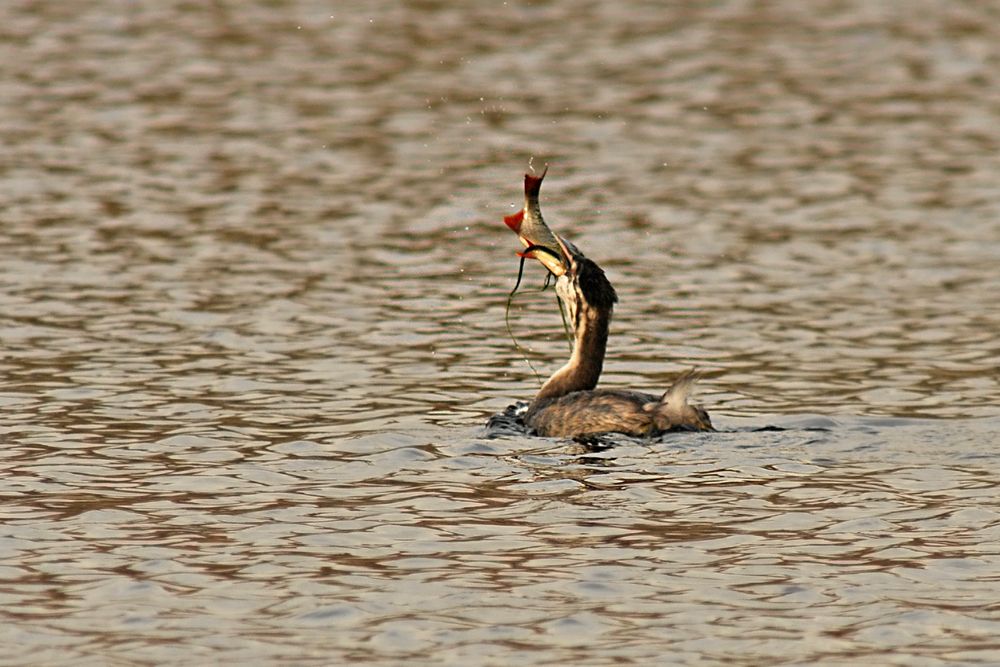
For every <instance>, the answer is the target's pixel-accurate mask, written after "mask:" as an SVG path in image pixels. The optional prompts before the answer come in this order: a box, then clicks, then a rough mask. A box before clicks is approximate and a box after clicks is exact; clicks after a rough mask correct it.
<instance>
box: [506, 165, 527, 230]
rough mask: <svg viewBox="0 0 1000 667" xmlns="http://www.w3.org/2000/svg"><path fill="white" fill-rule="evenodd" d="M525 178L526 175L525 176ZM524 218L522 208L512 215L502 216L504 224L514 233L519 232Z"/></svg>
mask: <svg viewBox="0 0 1000 667" xmlns="http://www.w3.org/2000/svg"><path fill="white" fill-rule="evenodd" d="M525 178H527V176H525ZM523 220H524V209H523V208H522V209H521V210H520V211H518V212H517V213H515V214H514V215H507V216H504V219H503V221H504V224H506V225H507V226H508V227H510V228H511V229H512V230H514V231H515V232H516V233H518V234H520V233H521V222H522V221H523Z"/></svg>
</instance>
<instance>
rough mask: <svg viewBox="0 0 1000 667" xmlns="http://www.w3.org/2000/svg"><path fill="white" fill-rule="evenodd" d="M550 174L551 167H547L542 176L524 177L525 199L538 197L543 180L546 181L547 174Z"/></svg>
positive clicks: (527, 175)
mask: <svg viewBox="0 0 1000 667" xmlns="http://www.w3.org/2000/svg"><path fill="white" fill-rule="evenodd" d="M547 173H549V165H545V169H544V171H542V175H541V176H532V175H531V174H525V175H524V196H525V197H537V196H538V191H539V190H541V189H542V180H544V179H545V174H547Z"/></svg>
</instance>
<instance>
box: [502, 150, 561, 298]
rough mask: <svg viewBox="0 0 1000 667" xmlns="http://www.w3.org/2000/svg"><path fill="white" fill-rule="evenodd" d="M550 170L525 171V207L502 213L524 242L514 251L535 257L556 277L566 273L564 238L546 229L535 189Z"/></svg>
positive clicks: (505, 221) (507, 223)
mask: <svg viewBox="0 0 1000 667" xmlns="http://www.w3.org/2000/svg"><path fill="white" fill-rule="evenodd" d="M548 171H549V168H548V166H546V167H545V170H544V171H543V172H542V175H541V176H534V175H532V174H525V175H524V207H523V208H522V209H521V210H520V211H518V212H517V213H514V214H513V215H508V216H505V217H504V219H503V221H504V223H505V224H506V225H507V226H508V227H510V229H511V231H513V232H514V233H515V234H517V237H518V238H519V239H520V240H521V243H522V244H524V247H525V250H523V251H521V252H519V253H517V254H518V256H520V257H522V258H529V259H537V260H538V261H539V262H541V263H542V265H543V266H545V268H546V269H548V270H549V272H550V273H552V274H553V275H555V276H556V277H557V278H558V277H559V276H561V275H563V274H564V273H566V267H567V266H568V264H569V252H568V251H567V249H566V245H565V242H564V240H563V239H560V238H559V237H558V236H557V235H556V234H555V232H553V231H552V230H551V229H549V226H548V225H547V224H545V219H544V218H543V217H542V209H541V206H540V205H539V203H538V193H539V191H541V189H542V180H543V179H544V178H545V174H547V173H548Z"/></svg>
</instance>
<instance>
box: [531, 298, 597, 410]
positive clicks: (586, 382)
mask: <svg viewBox="0 0 1000 667" xmlns="http://www.w3.org/2000/svg"><path fill="white" fill-rule="evenodd" d="M610 324H611V310H610V309H608V310H607V311H601V310H598V309H595V308H586V309H584V310H583V312H581V313H580V318H579V321H578V322H577V323H576V331H575V340H574V341H573V354H572V355H571V356H570V358H569V361H568V362H566V365H565V366H563V367H562V368H560V369H559V370H557V371H556V372H555V373H553V374H552V377H550V378H549V379H548V380H547V381H546V382H545V384H544V385H542V388H541V389H540V390H539V391H538V394H537V395H536V396H535V399H534V400H533V401H532V405H533V406H536V405H539V404H540V403H541V402H543V401H549V400H552V399H555V398H559V397H560V396H565V395H566V394H569V393H572V392H574V391H583V390H588V389H593V388H594V387H596V386H597V380H598V379H599V378H600V377H601V369H602V368H603V367H604V353H605V350H606V349H607V346H608V327H609V325H610Z"/></svg>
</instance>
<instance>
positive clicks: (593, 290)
mask: <svg viewBox="0 0 1000 667" xmlns="http://www.w3.org/2000/svg"><path fill="white" fill-rule="evenodd" d="M542 177H544V174H543V175H542ZM541 181H542V178H536V177H533V176H530V175H526V176H525V198H526V203H525V208H524V210H523V211H522V212H520V213H519V214H515V215H513V216H509V217H508V218H506V219H505V222H506V223H507V225H508V226H509V227H510V228H511V229H513V230H514V231H515V232H517V233H518V235H519V236H520V237H521V240H522V242H523V243H524V244H525V246H526V250H525V251H524V253H522V256H523V257H533V258H536V259H539V261H541V262H542V263H543V264H544V265H545V266H546V268H548V270H549V271H550V272H552V273H553V274H555V275H556V276H557V279H556V293H557V295H558V296H559V299H560V300H561V301H562V303H563V305H564V306H565V308H566V311H567V313H568V319H569V322H570V325H571V327H572V329H573V352H572V354H571V356H570V359H569V361H568V362H566V364H565V365H564V366H563V367H562V368H560V369H559V370H557V371H556V372H555V373H553V374H552V376H551V377H550V378H549V379H548V380H547V381H546V382H545V384H544V385H542V388H541V389H540V390H539V391H538V394H536V395H535V397H534V399H532V401H531V403H530V404H529V405H528V408H527V412H526V413H525V414H524V417H523V419H524V423H525V425H526V426H528V427H529V428H531V429H532V430H533V431H534V432H535V433H537V434H538V435H542V436H557V437H587V436H596V435H600V434H602V433H625V434H628V435H633V436H650V435H657V434H660V433H663V432H665V431H670V430H695V431H710V430H712V423H711V421H710V419H709V417H708V413H706V412H705V410H703V409H702V408H701V407H700V406H695V405H690V404H689V403H688V402H687V399H688V395H689V394H690V392H691V389H692V386H693V385H694V383H695V381H696V380H697V374H696V373H695V372H693V371H688V372H686V373H684V374H682V375H681V376H680V377H679V378H677V380H676V381H675V382H674V383H673V385H671V387H670V388H669V389H667V391H666V392H664V393H663V394H662V395H654V394H647V393H644V392H638V391H629V390H618V389H597V388H596V387H597V381H598V379H599V378H600V376H601V371H602V369H603V367H604V356H605V352H606V350H607V342H608V332H609V328H610V325H611V316H612V313H613V310H614V304H615V303H616V302H617V301H618V295H617V294H616V293H615V290H614V287H612V286H611V283H610V281H608V279H607V276H605V275H604V271H603V270H602V269H601V267H600V266H598V265H597V263H595V262H594V261H593V260H591V259H588V258H587V257H585V256H584V255H583V253H581V252H580V251H579V249H578V248H577V247H576V246H574V245H573V244H572V243H570V242H569V241H567V240H565V239H563V238H561V237H557V236H555V235H554V234H552V233H551V232H550V231H549V230H548V227H547V226H545V223H544V221H542V219H541V211H540V209H539V207H538V191H539V189H540V187H541ZM525 222H529V223H531V224H530V225H525V224H524V223H525ZM542 229H544V232H547V234H546V233H544V232H542V231H539V230H542ZM536 239H537V241H536ZM553 240H554V243H553ZM553 246H556V247H553Z"/></svg>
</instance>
